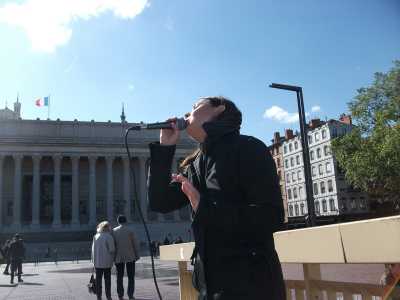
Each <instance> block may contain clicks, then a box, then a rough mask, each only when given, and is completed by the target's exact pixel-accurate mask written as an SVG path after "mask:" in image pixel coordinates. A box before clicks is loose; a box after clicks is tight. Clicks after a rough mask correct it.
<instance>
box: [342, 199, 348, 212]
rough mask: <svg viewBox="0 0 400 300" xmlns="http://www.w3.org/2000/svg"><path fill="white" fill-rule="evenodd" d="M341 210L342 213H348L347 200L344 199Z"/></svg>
mask: <svg viewBox="0 0 400 300" xmlns="http://www.w3.org/2000/svg"><path fill="white" fill-rule="evenodd" d="M341 208H342V211H347V200H346V198H342V201H341Z"/></svg>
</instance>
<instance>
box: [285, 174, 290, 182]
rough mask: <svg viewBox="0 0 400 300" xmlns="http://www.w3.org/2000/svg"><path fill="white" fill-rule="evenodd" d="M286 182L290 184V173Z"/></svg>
mask: <svg viewBox="0 0 400 300" xmlns="http://www.w3.org/2000/svg"><path fill="white" fill-rule="evenodd" d="M286 182H287V183H289V182H290V174H289V173H287V174H286Z"/></svg>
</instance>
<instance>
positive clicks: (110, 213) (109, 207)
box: [106, 156, 114, 222]
mask: <svg viewBox="0 0 400 300" xmlns="http://www.w3.org/2000/svg"><path fill="white" fill-rule="evenodd" d="M113 162H114V157H113V156H107V157H106V165H107V219H108V221H109V222H112V221H114V201H113V198H114V193H113Z"/></svg>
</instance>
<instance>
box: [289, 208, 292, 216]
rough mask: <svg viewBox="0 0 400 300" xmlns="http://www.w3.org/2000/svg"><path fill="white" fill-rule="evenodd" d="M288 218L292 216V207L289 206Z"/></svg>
mask: <svg viewBox="0 0 400 300" xmlns="http://www.w3.org/2000/svg"><path fill="white" fill-rule="evenodd" d="M289 216H290V217H291V216H293V206H292V205H289Z"/></svg>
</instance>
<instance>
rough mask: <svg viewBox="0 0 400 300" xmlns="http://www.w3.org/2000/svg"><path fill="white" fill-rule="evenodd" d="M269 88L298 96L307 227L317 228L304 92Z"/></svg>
mask: <svg viewBox="0 0 400 300" xmlns="http://www.w3.org/2000/svg"><path fill="white" fill-rule="evenodd" d="M269 87H271V88H274V89H281V90H287V91H292V92H296V95H297V106H298V111H299V121H300V134H301V145H302V149H303V162H304V180H305V184H306V196H307V211H308V222H307V223H308V224H307V225H308V226H311V227H312V226H315V208H314V196H313V190H312V179H311V164H310V152H309V151H308V138H307V137H308V136H307V131H306V115H305V112H304V101H303V90H302V88H301V87H299V86H293V85H286V84H278V83H272V84H271V85H270V86H269Z"/></svg>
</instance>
